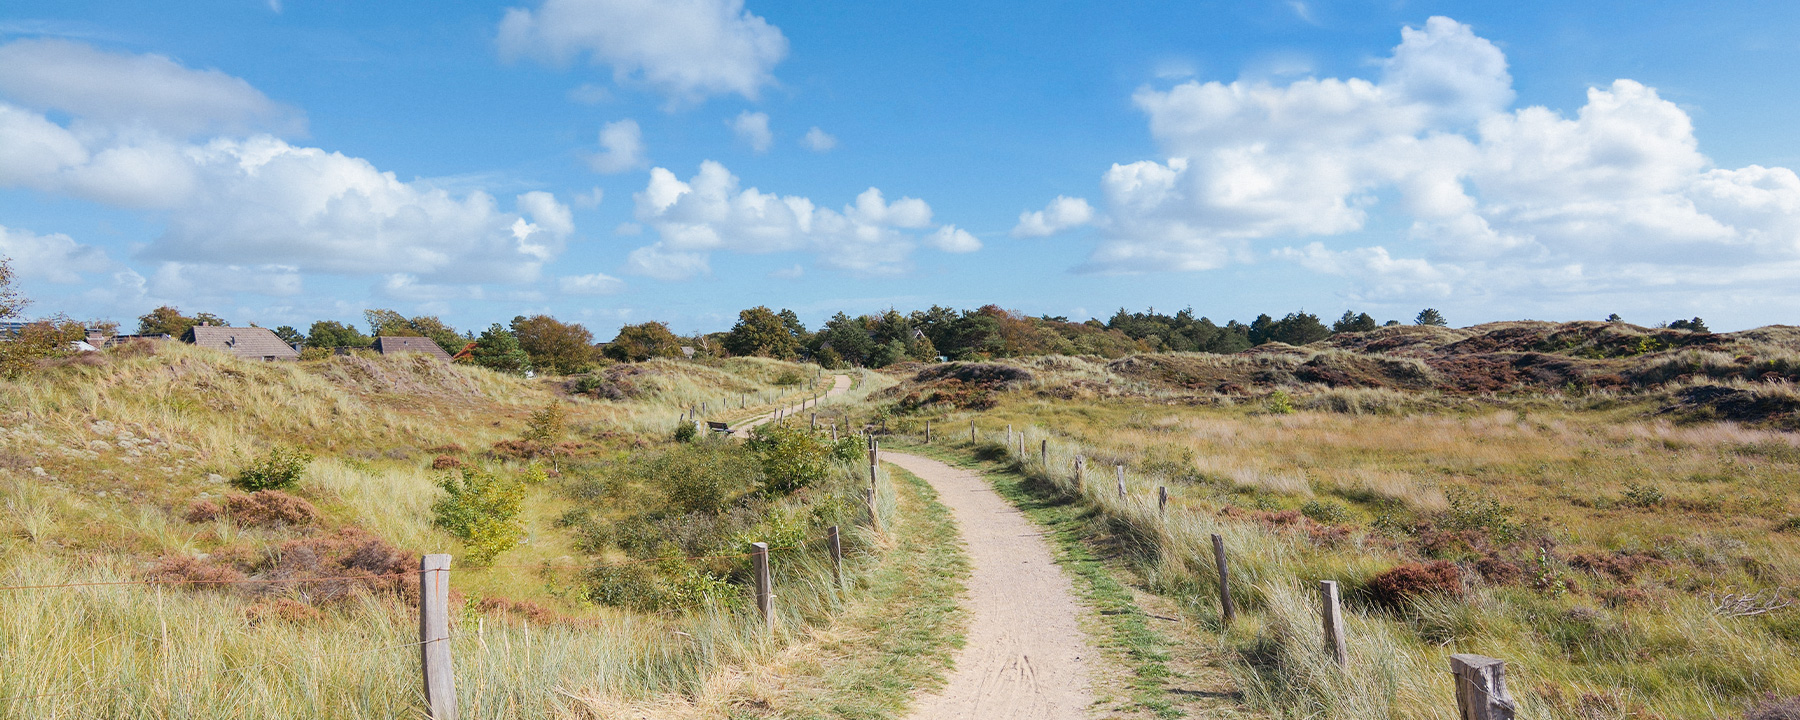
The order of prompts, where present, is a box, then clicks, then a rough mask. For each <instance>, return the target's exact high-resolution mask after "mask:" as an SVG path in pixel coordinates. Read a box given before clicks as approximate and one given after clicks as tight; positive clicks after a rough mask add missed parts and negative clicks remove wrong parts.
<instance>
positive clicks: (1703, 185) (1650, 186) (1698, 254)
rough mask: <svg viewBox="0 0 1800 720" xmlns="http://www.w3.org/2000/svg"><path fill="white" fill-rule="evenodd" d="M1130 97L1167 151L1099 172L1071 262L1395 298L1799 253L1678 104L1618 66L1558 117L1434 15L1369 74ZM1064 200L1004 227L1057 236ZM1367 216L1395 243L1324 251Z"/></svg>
mask: <svg viewBox="0 0 1800 720" xmlns="http://www.w3.org/2000/svg"><path fill="white" fill-rule="evenodd" d="M1134 100H1135V102H1136V104H1137V106H1138V107H1139V108H1140V109H1141V110H1142V111H1143V112H1144V113H1145V115H1146V117H1147V118H1148V121H1149V126H1150V132H1151V135H1152V137H1153V138H1155V140H1156V142H1157V144H1158V145H1159V147H1160V149H1161V151H1162V158H1161V159H1155V160H1138V161H1133V162H1122V163H1118V164H1115V165H1113V166H1112V167H1111V168H1110V169H1109V170H1107V171H1106V172H1105V173H1103V174H1102V176H1101V180H1100V191H1101V193H1100V194H1101V198H1102V202H1101V203H1100V204H1099V207H1098V209H1097V210H1095V211H1093V212H1092V214H1091V217H1090V218H1088V220H1087V221H1090V222H1091V223H1092V224H1093V225H1095V226H1096V227H1097V228H1098V229H1099V231H1100V234H1101V237H1102V242H1101V243H1100V245H1099V246H1098V247H1096V248H1095V250H1094V252H1093V254H1092V255H1091V256H1090V257H1089V259H1088V261H1087V262H1086V263H1085V264H1084V265H1083V269H1085V270H1089V271H1097V272H1143V271H1157V270H1205V269H1212V268H1217V267H1221V266H1224V265H1227V264H1230V263H1234V262H1244V261H1252V260H1254V259H1256V258H1259V257H1270V256H1271V255H1273V256H1274V257H1277V258H1280V259H1284V260H1288V261H1292V262H1295V263H1297V264H1299V265H1300V266H1302V267H1305V268H1307V269H1310V270H1312V271H1314V272H1320V273H1327V274H1337V275H1342V276H1345V277H1348V278H1352V279H1353V280H1354V281H1355V282H1357V283H1358V284H1359V289H1358V290H1357V291H1356V292H1357V293H1358V295H1359V296H1360V297H1368V298H1400V297H1433V296H1439V295H1442V294H1445V293H1448V292H1450V291H1451V290H1452V289H1455V290H1456V291H1457V292H1459V293H1489V294H1494V295H1500V294H1506V293H1514V294H1543V293H1559V294H1573V293H1590V294H1591V293H1607V292H1629V291H1631V290H1632V289H1633V288H1635V289H1637V290H1638V291H1643V292H1648V291H1649V290H1646V288H1665V289H1679V288H1682V287H1711V286H1716V285H1718V284H1719V283H1720V282H1759V283H1766V282H1773V280H1771V279H1770V278H1772V277H1774V276H1772V275H1771V274H1770V273H1769V272H1768V271H1767V269H1768V268H1772V267H1790V266H1791V265H1793V264H1795V263H1800V177H1797V176H1796V175H1795V173H1794V172H1793V171H1791V170H1789V169H1787V168H1780V167H1762V166H1755V165H1753V166H1750V167H1745V168H1739V169H1728V168H1718V167H1714V165H1713V163H1712V161H1711V160H1710V159H1708V158H1707V157H1706V156H1705V155H1704V154H1702V153H1701V152H1700V150H1699V142H1698V140H1697V139H1696V137H1695V136H1694V130H1693V123H1692V121H1691V119H1690V118H1689V117H1688V115H1687V113H1686V112H1685V111H1683V110H1682V109H1681V108H1680V107H1678V106H1676V105H1675V104H1674V103H1671V102H1669V101H1667V100H1664V99H1663V98H1661V97H1660V96H1659V95H1658V94H1657V92H1656V91H1655V90H1654V89H1652V88H1649V87H1646V86H1644V85H1643V84H1641V83H1638V82H1634V81H1632V80H1624V79H1621V80H1617V81H1614V82H1612V83H1611V84H1608V85H1604V86H1600V87H1594V88H1590V89H1589V91H1588V94H1587V101H1586V103H1585V104H1584V105H1583V106H1582V107H1580V108H1579V109H1578V110H1576V111H1575V112H1574V113H1573V114H1572V115H1568V114H1564V113H1561V112H1557V111H1555V110H1551V109H1548V108H1543V107H1525V108H1514V107H1512V105H1513V101H1514V91H1513V88H1512V78H1511V76H1510V75H1509V73H1508V71H1507V64H1506V58H1505V56H1504V54H1503V53H1502V52H1501V51H1500V49H1499V48H1498V47H1496V46H1495V45H1494V44H1493V43H1492V42H1489V41H1488V40H1486V39H1484V38H1481V37H1479V36H1477V35H1476V34H1475V33H1474V31H1473V30H1472V29H1471V28H1470V27H1468V26H1467V25H1463V24H1461V23H1457V22H1455V21H1454V20H1451V19H1449V18H1443V17H1433V18H1431V19H1430V20H1429V21H1427V22H1426V23H1425V25H1424V27H1422V28H1410V27H1409V28H1404V29H1403V30H1402V33H1401V40H1400V44H1399V45H1398V46H1396V47H1395V48H1394V51H1393V53H1392V55H1391V56H1390V57H1388V58H1387V59H1386V60H1384V61H1383V62H1381V63H1380V72H1379V77H1378V78H1377V79H1375V80H1365V79H1361V78H1349V79H1338V78H1306V79H1301V80H1296V81H1292V82H1288V83H1285V84H1272V83H1269V82H1266V81H1262V80H1254V79H1243V80H1239V81H1236V82H1231V83H1222V82H1198V81H1189V82H1184V83H1180V84H1177V85H1175V86H1173V87H1170V88H1168V89H1164V90H1158V89H1151V88H1145V89H1142V90H1139V91H1138V92H1137V93H1136V94H1135V96H1134ZM1065 199H1066V198H1061V197H1059V198H1057V200H1056V201H1053V202H1052V203H1051V205H1050V206H1049V207H1046V208H1045V209H1044V210H1043V211H1038V212H1027V213H1024V214H1022V215H1021V216H1020V222H1019V225H1018V226H1017V227H1016V228H1014V231H1013V232H1014V235H1018V236H1033V235H1039V234H1048V233H1049V232H1054V230H1055V229H1056V228H1058V227H1059V225H1060V223H1059V222H1058V219H1057V218H1058V217H1059V215H1060V213H1059V212H1057V211H1058V207H1057V205H1058V203H1060V202H1062V201H1064V200H1065ZM1378 214H1379V215H1381V216H1383V217H1387V218H1397V219H1399V220H1400V222H1399V223H1398V225H1399V227H1401V228H1403V230H1402V231H1400V233H1398V234H1396V235H1393V236H1391V237H1392V242H1391V243H1383V244H1380V245H1372V246H1369V247H1354V248H1349V249H1342V248H1333V247H1330V246H1328V243H1327V241H1328V240H1329V239H1331V238H1334V237H1338V236H1345V235H1350V234H1353V233H1354V234H1357V235H1358V236H1359V238H1366V235H1367V234H1368V233H1369V232H1370V230H1369V228H1370V227H1371V223H1370V219H1371V218H1372V217H1374V216H1376V215H1378ZM1080 215H1081V214H1080V213H1079V212H1070V213H1068V214H1067V217H1069V218H1070V220H1071V222H1073V221H1074V220H1075V219H1076V218H1079V217H1080ZM1389 224H1391V223H1383V225H1384V226H1385V225H1389ZM1363 241H1364V242H1367V240H1366V239H1364V240H1363ZM1337 244H1342V243H1337ZM1297 245H1298V247H1296V246H1297ZM1402 245H1404V246H1405V247H1404V249H1396V248H1400V246H1402ZM1726 279H1730V280H1726Z"/></svg>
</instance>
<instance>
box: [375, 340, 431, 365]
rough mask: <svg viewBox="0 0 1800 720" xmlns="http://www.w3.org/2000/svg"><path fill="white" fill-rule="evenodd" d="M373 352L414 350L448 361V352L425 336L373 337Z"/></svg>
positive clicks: (391, 352)
mask: <svg viewBox="0 0 1800 720" xmlns="http://www.w3.org/2000/svg"><path fill="white" fill-rule="evenodd" d="M375 352H378V353H381V354H383V355H393V354H395V353H405V352H415V353H424V354H426V355H429V356H431V357H434V358H437V359H439V360H442V361H444V362H450V353H447V352H444V348H442V347H439V346H438V344H437V341H435V340H432V339H431V338H427V337H391V336H388V335H383V336H381V337H378V338H375Z"/></svg>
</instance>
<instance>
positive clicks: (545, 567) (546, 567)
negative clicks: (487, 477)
mask: <svg viewBox="0 0 1800 720" xmlns="http://www.w3.org/2000/svg"><path fill="white" fill-rule="evenodd" d="M832 530H833V531H835V530H836V527H835V526H834V527H833V528H832ZM833 538H834V534H832V533H828V534H826V535H823V536H818V537H813V538H809V539H807V540H804V541H801V542H799V543H797V544H793V545H783V546H777V547H769V548H764V549H761V550H756V551H751V552H743V553H727V554H718V555H687V556H662V557H650V558H632V559H629V560H617V561H611V562H601V563H589V564H582V565H567V564H565V565H552V564H548V563H533V564H508V565H478V566H473V567H472V568H470V570H537V571H578V572H589V571H594V570H600V569H604V568H609V567H623V566H630V565H641V564H646V563H660V562H699V561H709V560H741V559H755V558H757V557H758V556H762V557H764V558H766V557H767V556H768V555H767V554H768V553H786V552H793V551H800V550H806V549H809V548H813V547H816V546H817V545H819V544H821V543H824V544H827V546H828V548H829V547H830V546H829V543H830V542H831V541H832V540H833ZM832 560H833V562H834V563H836V562H840V561H841V558H840V557H839V556H837V555H836V554H835V553H834V555H833V557H832ZM467 571H468V570H465V571H464V572H467ZM448 572H450V571H449V570H448V569H443V568H431V569H426V568H422V569H420V570H416V571H407V572H397V573H379V574H369V573H363V574H356V575H332V576H321V577H290V578H255V577H250V578H234V579H188V578H139V579H135V580H105V581H89V582H71V583H52V584H39V585H9V586H0V592H19V591H28V590H61V589H81V588H94V587H120V586H144V587H161V586H193V585H256V584H296V583H319V582H332V581H368V580H379V579H393V578H402V577H418V578H419V579H420V585H421V590H422V592H421V610H422V608H423V603H425V602H426V601H427V600H426V598H425V597H424V592H423V588H424V587H425V576H427V575H429V574H435V573H448ZM834 574H835V573H834ZM758 591H759V592H761V593H764V594H766V595H768V596H769V597H771V598H772V597H773V593H772V592H769V591H768V589H767V588H759V590H758ZM765 612H766V611H765ZM449 640H450V637H449V636H448V635H447V634H446V635H445V636H442V637H433V638H429V639H421V640H419V641H415V642H409V643H402V644H398V645H386V646H382V647H377V648H369V649H364V650H352V651H345V652H336V653H325V654H317V653H314V654H310V655H309V656H308V657H309V658H310V659H313V660H319V659H335V658H346V657H356V656H362V655H371V654H376V653H382V652H390V651H393V650H403V649H407V648H415V647H424V646H427V645H433V644H436V643H444V642H448V641H449ZM273 664H276V663H275V662H274V661H269V662H262V663H255V664H251V665H243V666H238V667H233V668H228V669H226V670H224V671H223V674H225V675H234V674H242V673H246V672H250V671H253V670H258V669H262V668H265V667H268V666H270V665H273ZM209 671H210V670H209ZM125 687H126V686H125V685H123V684H109V685H99V686H95V687H88V688H82V689H78V690H67V691H60V692H47V693H34V694H29V695H13V696H8V697H0V704H8V703H15V702H20V701H29V700H41V699H49V698H58V697H73V696H83V695H101V694H104V693H111V692H114V691H117V690H120V689H123V688H125Z"/></svg>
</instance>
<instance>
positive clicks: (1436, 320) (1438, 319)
mask: <svg viewBox="0 0 1800 720" xmlns="http://www.w3.org/2000/svg"><path fill="white" fill-rule="evenodd" d="M1413 324H1414V325H1430V326H1432V327H1449V325H1450V323H1449V321H1447V320H1445V319H1444V314H1443V313H1440V312H1438V311H1437V309H1436V308H1425V309H1424V310H1420V311H1419V316H1418V317H1416V318H1413Z"/></svg>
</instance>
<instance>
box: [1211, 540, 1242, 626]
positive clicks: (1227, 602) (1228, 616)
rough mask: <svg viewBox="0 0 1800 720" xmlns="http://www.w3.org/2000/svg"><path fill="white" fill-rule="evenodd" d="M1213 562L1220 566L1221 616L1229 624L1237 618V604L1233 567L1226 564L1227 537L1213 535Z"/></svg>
mask: <svg viewBox="0 0 1800 720" xmlns="http://www.w3.org/2000/svg"><path fill="white" fill-rule="evenodd" d="M1212 543H1213V564H1215V565H1218V566H1219V618H1220V619H1221V620H1222V621H1223V624H1225V625H1227V626H1229V625H1231V621H1232V620H1235V619H1237V605H1235V604H1233V603H1232V602H1231V569H1230V567H1229V566H1227V565H1226V564H1225V538H1222V537H1219V536H1218V535H1213V536H1212Z"/></svg>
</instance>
